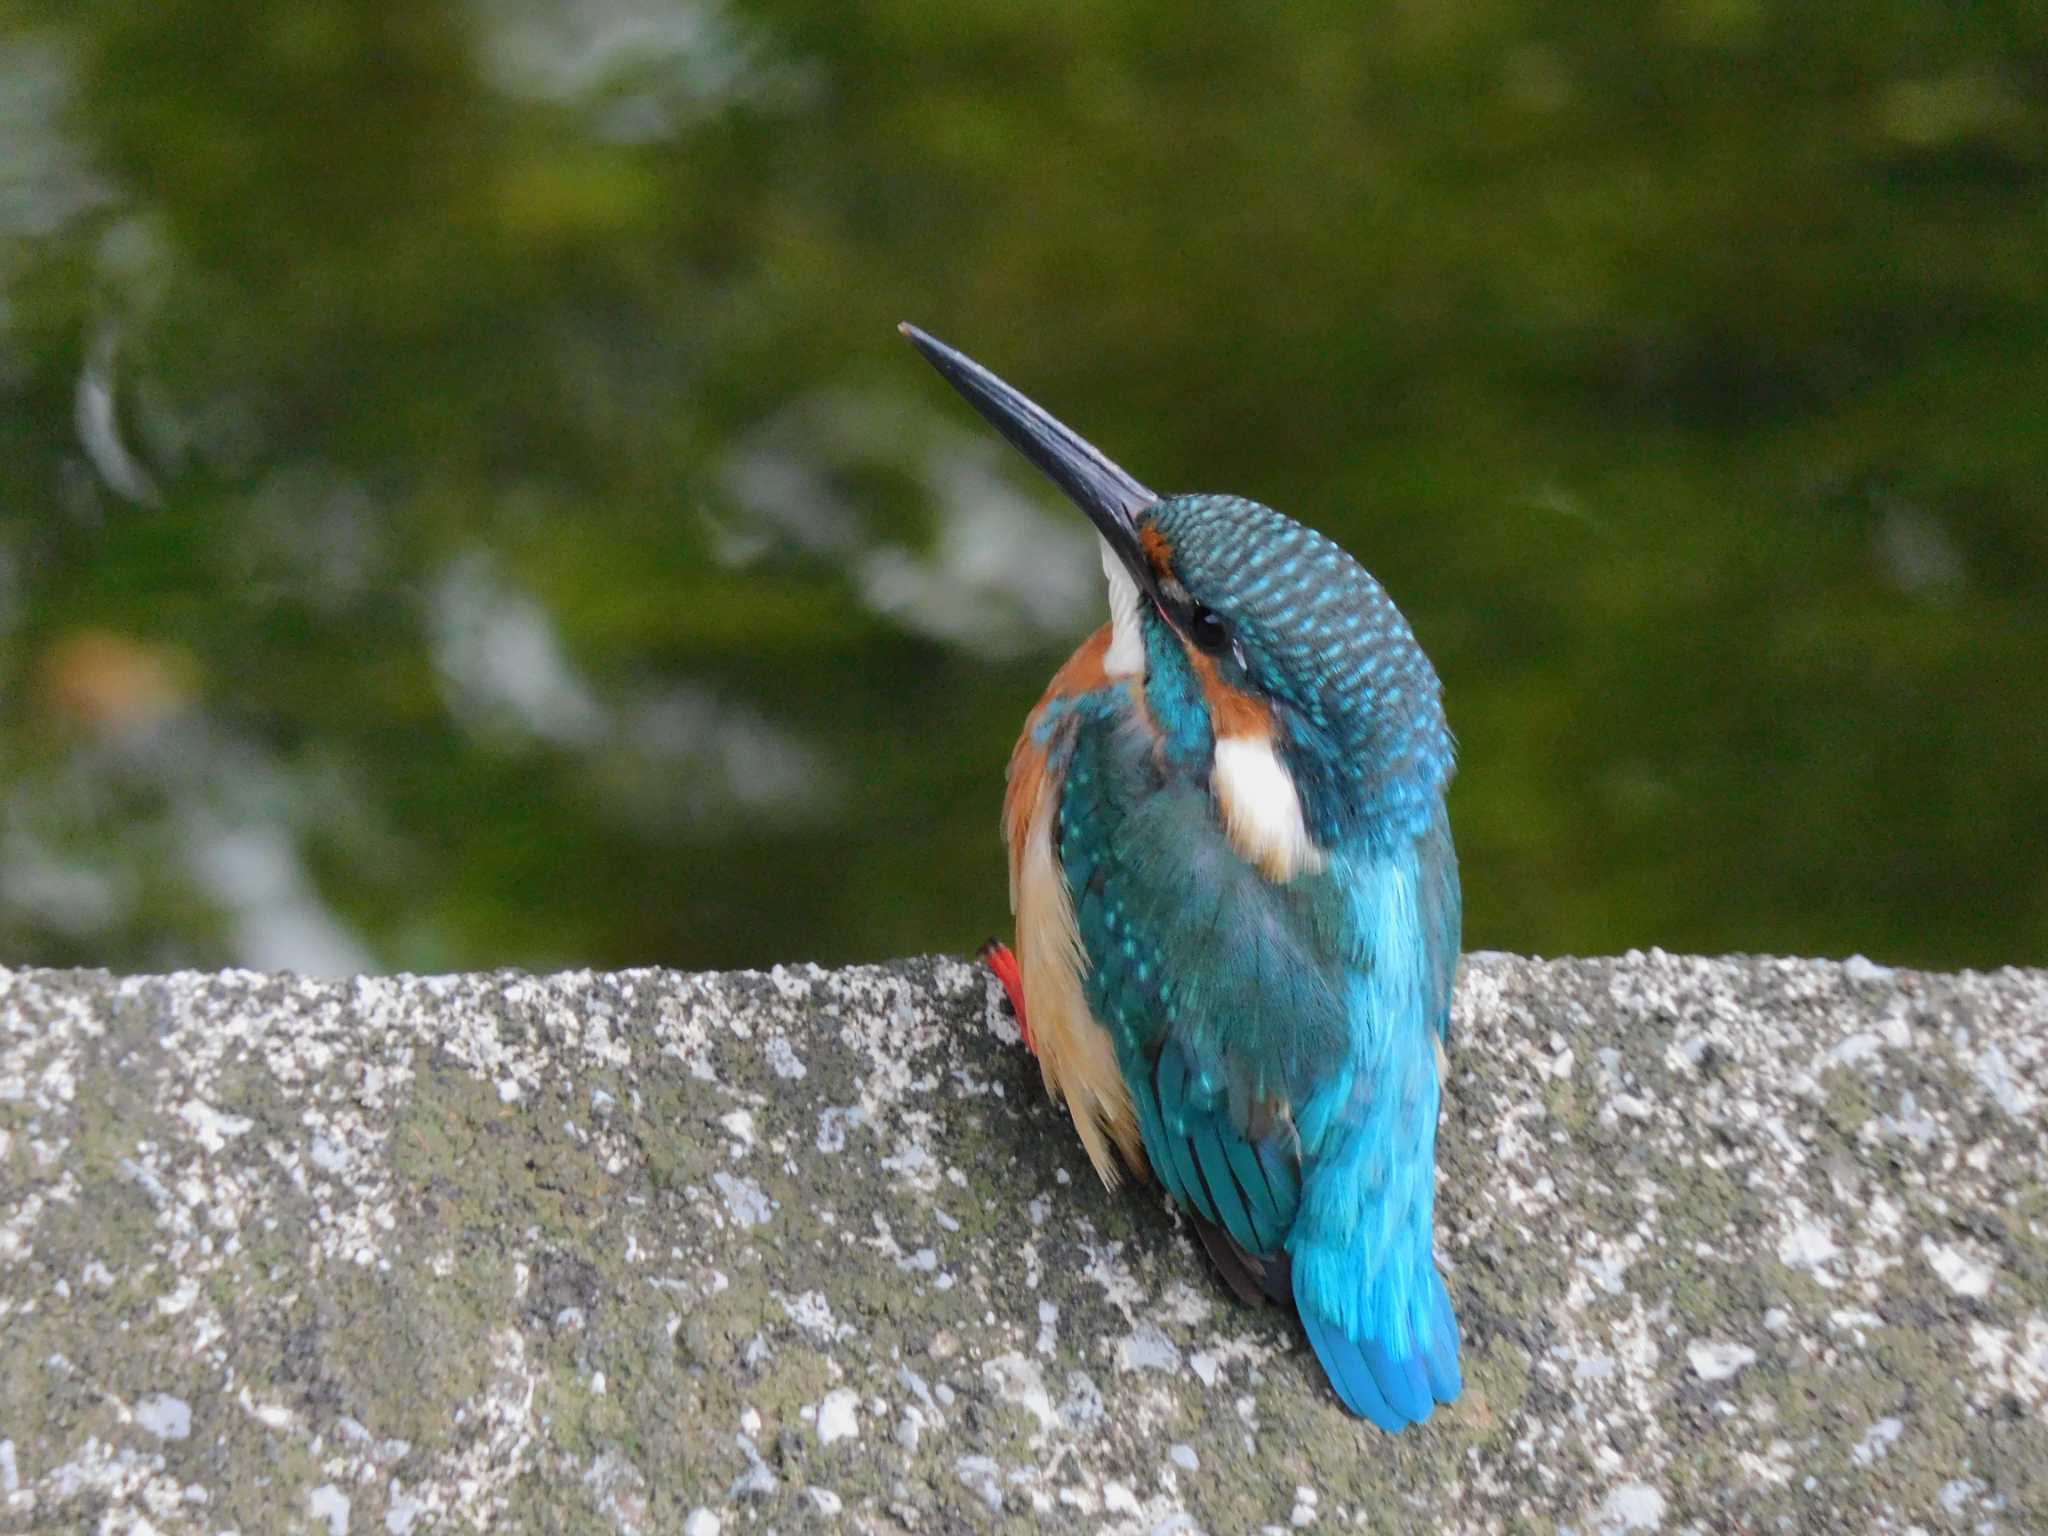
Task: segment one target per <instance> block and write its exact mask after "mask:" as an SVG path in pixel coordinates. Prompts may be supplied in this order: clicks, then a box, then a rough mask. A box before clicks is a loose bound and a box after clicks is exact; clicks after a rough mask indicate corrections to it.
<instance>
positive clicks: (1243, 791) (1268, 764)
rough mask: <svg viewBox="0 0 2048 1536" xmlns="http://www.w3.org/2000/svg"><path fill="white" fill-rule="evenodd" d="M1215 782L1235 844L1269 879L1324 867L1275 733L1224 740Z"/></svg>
mask: <svg viewBox="0 0 2048 1536" xmlns="http://www.w3.org/2000/svg"><path fill="white" fill-rule="evenodd" d="M1209 785H1210V788H1211V790H1212V791H1213V792H1214V794H1215V796H1216V806H1217V809H1218V810H1220V811H1221V812H1222V813H1223V830H1224V832H1225V833H1226V835H1228V837H1229V838H1230V846H1231V847H1233V848H1235V849H1236V850H1237V853H1238V857H1240V858H1242V859H1243V860H1244V861H1245V862H1246V863H1248V864H1256V865H1257V866H1258V867H1259V869H1260V870H1261V871H1263V872H1264V873H1265V876H1266V878H1267V879H1269V880H1274V881H1279V882H1283V883H1284V882H1286V881H1288V880H1292V879H1293V878H1294V877H1295V876H1296V875H1299V874H1302V873H1303V872H1305V871H1307V872H1313V871H1317V870H1320V869H1322V867H1323V864H1324V860H1325V856H1324V853H1323V850H1322V849H1321V848H1319V847H1317V846H1316V842H1315V839H1314V838H1312V837H1310V836H1309V833H1308V823H1307V822H1306V821H1305V820H1304V819H1303V817H1302V813H1301V796H1300V794H1298V793H1297V792H1296V790H1295V788H1294V775H1293V774H1291V773H1289V772H1288V771H1287V765H1286V764H1285V763H1283V762H1281V761H1280V754H1279V753H1278V752H1276V751H1274V750H1273V738H1272V737H1270V736H1224V737H1220V738H1218V740H1217V742H1216V760H1215V762H1214V764H1213V765H1212V766H1211V768H1210V773H1209Z"/></svg>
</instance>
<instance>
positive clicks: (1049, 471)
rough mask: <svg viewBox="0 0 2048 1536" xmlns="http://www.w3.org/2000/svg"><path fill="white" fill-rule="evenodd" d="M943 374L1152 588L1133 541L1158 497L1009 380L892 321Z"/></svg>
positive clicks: (1151, 590)
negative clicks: (1140, 517)
mask: <svg viewBox="0 0 2048 1536" xmlns="http://www.w3.org/2000/svg"><path fill="white" fill-rule="evenodd" d="M897 329H898V330H900V331H901V332H903V334H904V335H905V336H907V337H909V338H910V344H911V345H912V346H914V347H916V348H917V350H918V351H920V352H922V353H923V354H924V356H925V361H926V362H928V363H930V364H931V365H932V366H933V367H934V368H936V369H938V370H939V372H940V373H941V374H942V375H944V377H945V380H946V382H947V383H948V384H951V385H952V386H953V387H954V388H955V389H957V390H959V391H960V393H961V394H962V395H963V396H965V397H966V400H967V403H968V404H969V405H971V406H973V407H974V408H975V409H976V410H977V411H979V412H981V414H982V415H983V416H984V417H986V418H987V420H988V423H989V425H990V426H992V427H994V428H995V429H996V430H997V431H998V432H1000V433H1002V434H1003V436H1004V437H1006V438H1008V439H1009V441H1010V445H1011V446H1012V447H1014V448H1015V449H1016V450H1017V451H1018V452H1019V453H1021V454H1023V455H1024V457H1025V458H1027V459H1029V460H1030V461H1031V462H1032V463H1033V464H1035V465H1037V466H1038V468H1039V470H1040V472H1041V473H1043V474H1044V475H1045V476H1046V477H1047V478H1048V479H1050V480H1051V481H1052V483H1053V484H1054V485H1056V486H1058V487H1059V488H1060V489H1061V490H1062V491H1065V492H1066V493H1067V496H1068V499H1070V500H1071V501H1072V502H1073V503H1074V505H1076V506H1077V507H1079V508H1080V509H1081V510H1082V511H1083V512H1085V513H1087V514H1088V521H1090V522H1091V523H1093V524H1094V525H1095V527H1096V530H1097V531H1098V532H1099V533H1100V534H1101V535H1102V537H1103V539H1104V540H1105V541H1106V542H1107V543H1108V545H1109V547H1110V548H1111V549H1112V550H1114V551H1115V552H1116V556H1117V558H1118V559H1119V560H1121V561H1122V562H1123V564H1124V568H1125V569H1126V570H1128V571H1129V572H1130V573H1131V579H1132V580H1133V581H1135V582H1137V584H1138V590H1139V591H1141V592H1145V593H1148V594H1151V595H1153V596H1155V597H1156V596H1157V593H1158V590H1159V580H1158V577H1157V576H1155V575H1154V574H1153V571H1152V563H1151V561H1150V560H1148V559H1146V557H1145V551H1144V550H1143V548H1142V547H1140V545H1139V543H1138V514H1139V513H1140V512H1143V511H1144V510H1145V509H1146V508H1147V507H1149V506H1152V505H1153V504H1154V503H1156V502H1157V501H1158V500H1159V498H1158V496H1156V495H1154V494H1153V493H1152V492H1151V491H1148V490H1146V489H1145V487H1144V486H1142V485H1140V484H1138V482H1137V481H1135V480H1133V479H1132V478H1131V477H1130V476H1129V475H1127V474H1125V473H1124V472H1123V471H1122V470H1121V469H1119V468H1118V467H1117V466H1116V465H1115V464H1114V463H1112V462H1111V461H1110V459H1109V458H1108V456H1107V455H1105V454H1104V453H1103V452H1102V451H1101V450H1100V449H1098V448H1096V447H1095V446H1094V445H1093V444H1091V443H1090V442H1088V440H1087V439H1085V438H1083V437H1082V436H1081V435H1080V434H1079V433H1078V432H1075V431H1074V430H1073V429H1072V428H1070V427H1068V426H1066V425H1065V424H1064V423H1062V422H1060V421H1058V420H1057V419H1055V418H1054V417H1053V416H1052V415H1051V414H1050V413H1049V412H1047V411H1045V410H1043V409H1041V408H1040V407H1039V406H1038V405H1036V404H1034V403H1033V402H1032V401H1030V400H1027V399H1026V398H1025V397H1024V396H1022V395H1020V394H1018V393H1017V391H1016V390H1014V389H1012V388H1010V386H1009V385H1007V384H1005V383H1004V382H1003V381H1002V380H1001V379H999V378H997V377H996V376H995V375H994V374H992V373H990V372H989V371H988V370H987V369H986V368H984V367H982V366H981V364H979V363H977V362H976V361H974V359H973V358H971V357H968V356H967V355H965V354H964V353H961V352H956V351H954V350H953V348H951V347H949V346H947V345H946V344H945V343H944V342H943V341H940V340H939V339H938V338H937V337H935V336H928V335H926V334H925V333H924V332H923V331H921V330H919V329H918V328H917V327H916V326H914V325H912V324H910V323H909V322H908V321H905V322H904V323H903V324H902V325H900V326H898V327H897Z"/></svg>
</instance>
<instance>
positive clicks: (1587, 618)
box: [0, 0, 2048, 969]
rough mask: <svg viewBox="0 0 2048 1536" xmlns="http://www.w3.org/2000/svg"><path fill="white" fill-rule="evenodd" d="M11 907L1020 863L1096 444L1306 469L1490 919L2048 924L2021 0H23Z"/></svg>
mask: <svg viewBox="0 0 2048 1536" xmlns="http://www.w3.org/2000/svg"><path fill="white" fill-rule="evenodd" d="M0 26H4V27H6V28H7V30H8V38H7V46H6V47H5V48H4V49H0V143H4V145H5V154H4V156H0V958H4V959H6V960H8V961H44V962H59V963H69V962H82V963H95V964H98V963H104V964H111V965H115V966H122V967H141V966H159V965H165V964H171V963H201V964H205V963H215V962H221V961H226V960H231V959H241V960H246V961H251V962H255V963H264V964H272V963H280V962H286V963H296V964H305V965H314V966H319V965H327V966H336V967H342V968H346V967H347V966H350V965H357V964H364V965H376V966H380V967H389V966H403V967H408V968H414V969H428V968H450V967H470V966H484V965H494V964H524V965H533V966H541V965H552V964H558V963H588V964H600V965H616V964H621V963H628V962H633V963H670V964H677V965H685V966H711V965H736V964H756V963H766V962H771V961H775V960H784V959H797V958H812V957H815V958H819V959H823V960H839V959H846V958H849V957H854V956H863V955H867V956H873V955H883V954H890V953H900V952H907V951H917V950H926V949H935V948H946V949H953V950H962V949H966V948H968V947H970V946H971V945H973V944H974V943H975V942H977V941H978V940H979V939H980V938H982V937H983V936H984V935H985V934H987V933H990V932H994V931H997V930H1000V929H1003V928H1005V927H1006V926H1007V919H1006V917H1005V914H1004V882H1003V875H1002V868H1001V856H1000V852H999V849H998V847H997V843H996V840H995V836H994V820H995V813H996V806H997V801H998V798H999V795H1000V789H1001V774H1002V766H1003V762H1004V758H1005V755H1006V753H1007V750H1008V745H1009V741H1010V738H1011V736H1012V734H1013V733H1014V731H1015V730H1016V727H1017V725H1018V723H1019V722H1020V721H1021V719H1022V717H1023V714H1024V712H1025V711H1026V709H1028V707H1029V706H1030V704H1031V703H1032V701H1033V700H1034V699H1035V697H1036V694H1037V690H1038V688H1039V686H1040V685H1041V684H1042V682H1043V680H1044V678H1045V677H1046V676H1047V675H1048V674H1049V673H1050V671H1051V670H1052V668H1053V667H1054V666H1055V665H1056V664H1057V662H1058V660H1059V658H1060V656H1061V655H1062V654H1063V652H1064V650H1065V649H1066V648H1067V647H1069V646H1070V645H1071V644H1072V643H1073V642H1074V641H1075V640H1076V639H1078V638H1079V636H1080V635H1081V634H1082V633H1083V632H1085V630H1086V629H1087V628H1089V627H1090V626H1091V625H1092V624H1093V623H1094V622H1095V607H1096V604H1097V601H1098V599H1097V597H1096V595H1095V593H1094V592H1093V591H1092V590H1091V589H1090V588H1089V586H1088V585H1087V578H1088V568H1089V564H1090V560H1091V554H1090V550H1089V547H1088V545H1087V543H1086V542H1085V540H1084V539H1083V538H1082V528H1081V523H1080V520H1079V519H1078V518H1076V517H1073V516H1071V515H1070V514H1068V513H1067V512H1066V511H1065V510H1064V509H1062V508H1059V507H1057V506H1055V505H1054V504H1053V501H1052V499H1051V497H1050V495H1049V493H1047V492H1046V491H1045V490H1044V489H1043V488H1042V487H1040V486H1038V485H1036V484H1034V483H1033V482H1032V481H1031V479H1030V477H1029V475H1028V472H1025V471H1023V470H1021V468H1019V467H1017V466H1015V465H1013V464H1012V463H1010V462H1009V461H1008V459H1007V458H1006V457H1005V455H1004V450H1002V448H1001V447H1000V445H999V444H996V443H994V442H993V441H991V440H990V439H989V438H988V436H987V434H985V433H983V432H981V431H980V430H978V426H977V423H975V422H974V421H973V420H972V419H971V418H969V417H968V416H967V415H966V413H965V412H964V411H963V409H962V408H961V407H960V406H959V405H958V403H957V402H956V401H955V400H954V399H952V398H951V397H950V395H949V394H948V393H947V391H946V390H945V389H944V387H943V386H942V385H941V384H939V383H938V381H936V380H935V379H932V378H931V377H929V376H928V374H927V373H926V371H925V370H924V368H923V365H922V364H921V363H919V361H918V360H917V359H916V357H915V356H914V355H912V354H911V353H910V351H909V350H908V349H907V348H906V347H904V346H903V345H902V343H901V342H900V341H899V340H898V338H897V337H896V335H895V331H894V326H895V323H896V322H897V321H898V320H900V319H905V318H911V319H915V320H917V321H919V322H920V323H922V324H924V325H926V326H928V327H929V328H930V329H932V330H933V331H934V332H935V333H937V334H939V335H941V336H943V337H945V338H946V339H948V340H950V341H953V342H955V343H956V344H958V345H960V346H962V347H964V348H966V349H967V350H969V351H970V352H972V353H974V354H975V355H976V356H978V357H980V358H981V359H982V360H983V361H985V362H987V363H989V364H990V365H991V366H993V367H996V368H997V369H999V370H1000V371H1001V372H1003V373H1004V374H1005V375H1006V376H1008V377H1009V378H1011V379H1012V380H1013V381H1015V382H1016V383H1018V384H1019V385H1020V386H1022V387H1024V388H1026V389H1027V390H1029V391H1030V392H1032V393H1033V394H1034V395H1036V396H1037V397H1038V398H1039V399H1041V400H1043V401H1044V402H1045V403H1047V404H1048V405H1049V406H1051V407H1052V408H1054V409H1055V410H1057V411H1059V412H1060V413H1061V414H1062V415H1063V416H1065V417H1066V418H1067V419H1068V420H1070V421H1071V422H1073V423H1074V424H1075V425H1076V426H1078V427H1079V428H1081V429H1082V430H1083V431H1085V432H1087V433H1088V434H1089V435H1090V436H1091V437H1093V438H1094V439H1095V440H1096V441H1097V442H1099V443H1100V444H1102V445H1103V446H1104V447H1105V448H1106V449H1108V450H1109V451H1110V452H1111V453H1113V454H1114V455H1115V456H1116V457H1118V458H1119V459H1120V460H1122V461H1123V462H1124V463H1125V464H1127V465H1128V466H1129V467H1130V468H1131V469H1132V470H1133V471H1134V472H1135V473H1136V474H1138V475H1139V476H1140V477H1141V478H1143V479H1145V480H1147V481H1148V482H1149V483H1152V484H1155V485H1159V486H1161V487H1164V488H1168V489H1211V490H1231V491H1238V492H1242V493H1245V494H1249V495H1254V496H1257V497H1259V498H1260V499H1262V500H1266V501H1269V502H1271V503H1273V504H1275V505H1277V506H1280V507H1283V508H1285V509H1287V510H1289V511H1291V512H1294V513H1296V514H1297V515H1299V516H1301V517H1303V518H1304V519H1305V520H1307V521H1309V522H1312V523H1314V524H1316V525H1318V526H1320V527H1322V528H1324V529H1326V530H1327V531H1329V532H1331V533H1332V534H1334V535H1335V536H1337V537H1338V538H1339V539H1340V540H1342V541H1343V542H1344V543H1345V544H1346V545H1347V546H1348V547H1350V548H1351V549H1352V550H1353V551H1354V552H1356V553H1357V554H1358V555H1359V556H1360V557H1361V558H1362V559H1363V560H1364V561H1365V562H1366V563H1367V564H1368V565H1369V566H1371V567H1372V568H1373V569H1374V570H1375V571H1376V572H1377V573H1378V574H1379V575H1380V576H1381V577H1382V578H1383V579H1384V580H1385V582H1386V583H1387V585H1388V587H1389V588H1390V589H1391V590H1392V592H1393V593H1394V595H1395V596H1396V598H1397V599H1398V600H1399V601H1400V602H1401V603H1402V605H1403V606H1404V608H1405V609H1406V610H1407V611H1408V613H1409V615H1410V616H1411V618H1412V619H1413V621H1414V623H1415V626H1416V628H1417V630H1418V632H1419V633H1420V635H1421V636H1422V639H1423V642H1424V644H1425V645H1426V646H1427V647H1428V649H1429V650H1430V652H1431V654H1432V656H1433V657H1434V658H1435V660H1436V662H1437V664H1438V667H1439V669H1440V671H1441V672H1442V673H1443V675H1444V678H1445V682H1446V685H1447V689H1448V693H1449V700H1450V708H1451V715H1452V722H1453V725H1454V726H1455V727H1456V729H1457V730H1458V732H1459V734H1460V738H1461V741H1462V743H1463V752H1464V769H1463V774H1462V776H1461V778H1460V780H1459V783H1458V787H1457V789H1456V792H1455V797H1454V801H1453V813H1454V816H1455V818H1456V825H1457V828H1458V832H1459V841H1460V846H1461V850H1462V854H1463V858H1464V865H1465V871H1466V886H1467V893H1468V911H1469V918H1468V928H1467V936H1468V942H1469V943H1470V944H1471V945H1472V946H1473V947H1500V948H1514V949H1521V950H1530V951H1536V952H1545V953H1555V952H1563V951H1598V950H1613V949H1620V948H1625V947H1628V946H1631V945H1647V944H1653V943H1654V944H1662V945H1664V946H1667V947H1673V948H1683V949H1697V950H1720V949H1729V948H1739V949H1753V950H1773V951H1781V952H1810V953H1823V954H1842V953H1848V952H1851V951H1858V950H1860V951H1863V952H1866V953H1869V954H1871V955H1873V956H1875V957H1878V958H1881V959H1889V960H1899V961H1909V962H1918V963H1926V964H1939V965H1951V964H1997V963H2001V962H2004V961H2008V960H2014V961H2021V960H2033V961H2041V960H2043V959H2048V876H2044V872H2043V871H2044V862H2043V850H2044V849H2048V724H2044V721H2048V492H2044V486H2048V409H2044V406H2043V401H2044V400H2048V32H2044V31H2043V30H2042V29H2041V27H2040V25H2039V12H2038V8H2037V7H2033V6H2029V5H2022V4H2011V3H2008V4H1987V5H1980V6H1973V7H1967V8H1956V7H1945V6H1943V7H1938V6H1925V5H1895V4H1883V3H1878V0H1851V3H1846V4H1842V5H1836V6H1793V5H1772V4H1762V3H1749V0H1673V3H1670V4H1666V5H1663V6H1661V7H1654V8H1644V9H1633V8H1632V9H1627V10H1621V9H1616V8H1614V7H1611V6H1595V5H1588V4H1574V5H1568V6H1564V7H1561V8H1560V7H1541V8H1527V7H1512V6H1478V7H1472V6H1454V7H1430V6H1414V5H1404V6H1373V7H1359V6H1356V5H1335V4H1319V3H1311V4H1302V5H1296V6H1291V7H1286V8H1263V7H1262V8H1255V9H1252V10H1246V11H1243V12H1232V13H1223V12H1218V13H1214V14H1208V13H1205V14H1203V15H1201V16H1200V17H1199V18H1196V17H1194V16H1193V15H1192V14H1191V13H1190V12H1188V10H1187V9H1186V8H1185V7H1184V6H1179V5H1167V4H1161V3H1129V4H1116V5H1054V6H1049V7H1048V6H1036V7H1015V6H984V7H976V8H958V7H955V8H934V7H930V6H927V5H918V4H909V3H905V0H875V3H871V4H868V5H864V6H859V7H844V6H818V5H812V4H804V3H796V0H758V3H748V4H746V5H745V6H744V7H742V6H738V5H722V4H719V3H717V0H707V3H702V4H691V3H677V0H589V3H586V4H582V5H578V6H558V5H553V4H547V3H542V0H469V3H467V4H458V3H451V0H416V3H412V4H407V5H400V6H394V5H389V4H386V3H383V0H158V3H154V4H151V5H149V6H141V7H136V6H107V5H91V4H79V3H77V0H70V3H65V4H56V3H51V0H0Z"/></svg>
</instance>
